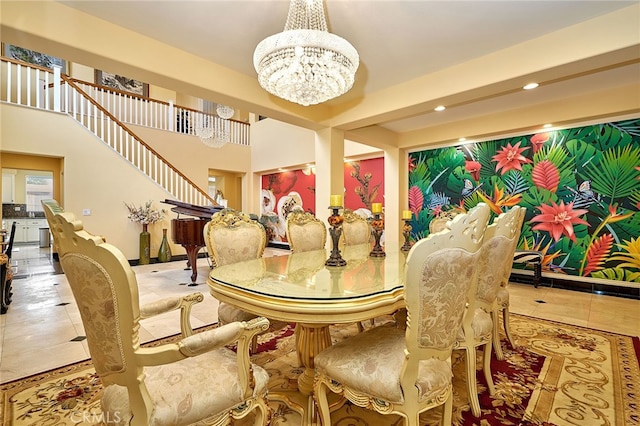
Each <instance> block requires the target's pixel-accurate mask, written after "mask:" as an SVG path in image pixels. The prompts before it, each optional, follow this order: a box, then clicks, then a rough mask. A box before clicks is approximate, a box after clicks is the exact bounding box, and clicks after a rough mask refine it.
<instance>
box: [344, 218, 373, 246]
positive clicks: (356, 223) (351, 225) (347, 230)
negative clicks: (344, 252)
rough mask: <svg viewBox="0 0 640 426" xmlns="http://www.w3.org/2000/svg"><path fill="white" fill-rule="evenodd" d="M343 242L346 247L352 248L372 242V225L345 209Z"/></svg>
mask: <svg viewBox="0 0 640 426" xmlns="http://www.w3.org/2000/svg"><path fill="white" fill-rule="evenodd" d="M342 219H343V221H342V240H343V243H344V245H347V246H352V245H356V244H364V243H369V242H371V225H369V222H368V221H367V219H366V218H364V217H362V216H360V215H359V214H357V213H354V212H353V211H352V210H349V209H344V211H343V212H342Z"/></svg>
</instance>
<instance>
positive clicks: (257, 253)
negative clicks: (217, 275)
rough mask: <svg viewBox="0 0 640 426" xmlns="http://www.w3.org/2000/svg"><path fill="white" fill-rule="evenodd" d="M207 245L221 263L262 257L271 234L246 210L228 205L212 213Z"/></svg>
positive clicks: (220, 264)
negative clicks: (239, 209)
mask: <svg viewBox="0 0 640 426" xmlns="http://www.w3.org/2000/svg"><path fill="white" fill-rule="evenodd" d="M205 232H206V235H205V244H207V249H210V250H211V252H212V253H213V259H214V260H215V264H216V265H218V266H222V265H228V264H229V263H235V262H240V261H243V260H251V259H258V258H260V257H262V255H263V253H264V248H265V246H266V243H267V235H266V232H265V230H264V228H263V227H262V225H260V224H259V223H258V222H257V221H255V220H253V219H251V218H250V217H249V215H247V214H246V213H243V212H240V211H237V210H234V209H231V208H225V209H222V210H220V211H218V212H216V213H214V214H213V215H212V216H211V221H210V222H209V224H208V226H206V227H205Z"/></svg>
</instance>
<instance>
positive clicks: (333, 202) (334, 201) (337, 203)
mask: <svg viewBox="0 0 640 426" xmlns="http://www.w3.org/2000/svg"><path fill="white" fill-rule="evenodd" d="M329 207H342V195H332V196H331V198H330V201H329Z"/></svg>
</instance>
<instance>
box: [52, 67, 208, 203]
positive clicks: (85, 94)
mask: <svg viewBox="0 0 640 426" xmlns="http://www.w3.org/2000/svg"><path fill="white" fill-rule="evenodd" d="M45 69H46V68H45ZM46 70H47V71H49V70H48V69H46ZM60 76H61V77H62V79H63V80H64V81H65V82H66V83H67V84H69V86H71V87H73V88H74V89H75V90H77V91H78V93H81V94H82V96H84V97H85V98H86V99H87V100H88V101H89V102H90V103H91V104H93V105H94V106H95V107H96V108H98V109H99V110H100V111H101V112H102V113H103V114H105V115H106V116H107V117H109V118H110V119H111V120H113V121H114V122H115V123H116V124H118V125H119V126H120V127H122V128H123V129H124V130H125V131H126V132H127V133H129V135H131V137H133V138H134V139H135V140H136V141H138V143H140V144H142V146H144V147H145V148H146V149H147V150H149V152H151V153H152V154H153V155H155V156H156V157H158V158H159V159H160V160H161V161H162V162H163V163H164V164H166V165H167V167H169V168H170V169H171V170H173V171H174V172H175V173H176V174H177V175H178V176H180V177H181V178H182V179H184V180H185V181H186V182H187V183H189V185H191V186H193V187H194V188H196V189H197V190H198V192H200V194H201V195H202V196H203V197H204V198H206V199H207V200H209V201H210V202H211V203H212V205H214V206H219V204H218V203H217V202H216V201H215V200H214V199H213V198H211V196H210V195H209V194H208V193H207V192H205V191H203V190H202V189H201V188H200V187H199V186H198V185H196V184H195V183H194V182H193V181H192V180H191V179H189V178H188V177H186V176H185V175H184V174H183V173H182V172H181V171H180V170H178V169H176V168H175V167H174V166H173V165H172V164H171V163H170V162H169V161H167V160H166V159H165V158H164V157H163V156H162V155H161V154H160V153H158V152H157V151H156V150H155V149H153V148H152V147H150V146H149V145H148V144H147V143H146V142H145V141H144V140H142V138H140V137H139V136H138V135H136V134H135V132H133V131H132V130H131V129H129V128H128V127H127V126H126V125H125V124H124V123H123V122H121V121H120V120H118V119H117V118H116V117H115V116H114V115H113V114H111V113H110V112H109V111H107V110H106V109H105V108H104V107H103V106H102V105H100V104H99V103H98V102H97V101H96V100H95V99H93V98H92V97H91V96H89V95H87V93H86V92H85V91H84V90H82V89H81V88H80V87H78V85H77V84H76V83H75V82H74V81H73V79H72V78H70V77H67V76H66V75H64V74H61V75H60Z"/></svg>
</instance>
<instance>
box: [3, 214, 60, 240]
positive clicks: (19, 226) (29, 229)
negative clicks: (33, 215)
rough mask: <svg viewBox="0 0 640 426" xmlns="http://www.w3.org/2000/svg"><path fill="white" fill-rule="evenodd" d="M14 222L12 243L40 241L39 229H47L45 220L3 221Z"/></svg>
mask: <svg viewBox="0 0 640 426" xmlns="http://www.w3.org/2000/svg"><path fill="white" fill-rule="evenodd" d="M5 220H6V222H8V223H11V222H13V221H15V222H16V235H15V237H14V239H13V242H14V243H35V242H37V241H39V239H40V228H48V227H49V226H48V225H47V219H5Z"/></svg>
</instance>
